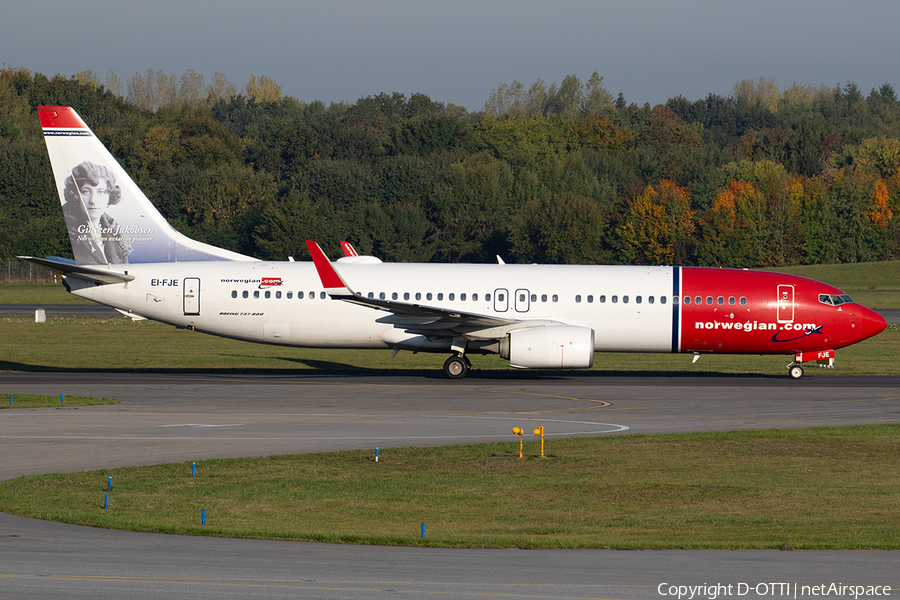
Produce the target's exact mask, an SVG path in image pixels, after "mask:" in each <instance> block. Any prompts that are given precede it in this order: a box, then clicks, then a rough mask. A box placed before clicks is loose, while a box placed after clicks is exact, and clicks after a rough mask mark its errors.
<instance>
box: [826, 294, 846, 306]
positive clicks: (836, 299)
mask: <svg viewBox="0 0 900 600" xmlns="http://www.w3.org/2000/svg"><path fill="white" fill-rule="evenodd" d="M819 302H821V303H822V304H830V305H831V306H840V305H841V304H849V303H851V302H853V300H852V299H851V298H850V296H848V295H847V294H840V295H838V294H819Z"/></svg>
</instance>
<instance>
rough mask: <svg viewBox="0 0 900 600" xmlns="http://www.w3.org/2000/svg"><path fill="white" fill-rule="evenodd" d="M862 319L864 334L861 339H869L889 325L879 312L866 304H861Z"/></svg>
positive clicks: (862, 332)
mask: <svg viewBox="0 0 900 600" xmlns="http://www.w3.org/2000/svg"><path fill="white" fill-rule="evenodd" d="M859 309H860V315H859V316H860V320H861V321H862V331H861V332H860V333H861V334H862V335H861V337H860V339H867V338H870V337H872V336H873V335H878V334H879V333H881V332H882V331H884V329H885V328H886V327H887V321H885V320H884V317H882V316H881V315H879V314H878V313H877V312H875V311H874V310H872V309H870V308H866V307H865V306H860V307H859Z"/></svg>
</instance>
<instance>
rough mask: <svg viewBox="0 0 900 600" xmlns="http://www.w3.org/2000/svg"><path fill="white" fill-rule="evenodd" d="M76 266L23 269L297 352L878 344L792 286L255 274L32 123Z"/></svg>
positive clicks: (595, 276) (338, 267)
mask: <svg viewBox="0 0 900 600" xmlns="http://www.w3.org/2000/svg"><path fill="white" fill-rule="evenodd" d="M38 113H39V115H40V120H41V126H42V127H43V131H44V139H45V141H46V143H47V149H48V151H49V154H50V162H51V164H52V168H53V174H54V177H55V179H56V185H57V188H58V190H59V197H60V201H61V203H62V209H63V213H64V215H65V219H66V226H67V228H68V232H69V238H70V240H71V242H72V250H73V252H74V256H75V260H74V261H71V260H67V259H61V258H56V257H48V258H35V257H26V258H27V259H28V260H30V261H32V262H34V263H36V264H39V265H42V266H44V267H47V268H49V269H52V270H54V271H57V272H59V273H61V274H62V275H63V283H64V285H65V286H66V289H67V290H69V292H71V293H73V294H75V295H77V296H80V297H83V298H88V299H90V300H93V301H95V302H99V303H101V304H105V305H108V306H111V307H113V308H115V309H117V310H119V311H120V312H122V313H123V314H125V315H127V316H129V317H131V318H134V319H153V320H156V321H162V322H164V323H169V324H171V325H175V326H176V327H184V328H188V329H193V330H196V331H201V332H204V333H210V334H214V335H221V336H226V337H230V338H235V339H240V340H247V341H251V342H261V343H268V344H281V345H286V346H300V347H307V348H392V349H394V351H395V353H396V352H397V351H399V350H410V351H413V352H439V353H446V354H449V355H450V357H449V358H448V359H447V361H446V362H445V364H444V373H445V374H446V375H447V376H448V377H450V378H461V377H465V375H466V374H467V373H468V371H469V367H470V363H469V359H468V355H470V354H488V353H496V354H500V356H502V357H503V358H504V359H507V360H509V363H510V365H511V366H513V367H520V368H533V369H575V368H587V367H590V366H592V365H593V362H594V353H595V352H665V353H691V354H694V355H695V358H696V356H699V355H700V354H702V353H727V354H781V355H789V356H791V357H792V362H791V364H790V365H788V368H789V374H790V375H791V377H794V378H799V377H801V376H802V375H803V368H802V366H801V365H802V363H803V362H807V361H813V360H823V359H824V360H833V358H834V351H835V350H836V349H838V348H842V347H844V346H848V345H850V344H854V343H856V342H859V341H861V340H864V339H866V338H869V337H871V336H873V335H876V334H877V333H879V332H881V331H882V330H883V329H884V328H885V326H886V324H885V321H884V319H883V318H882V317H881V316H880V315H879V314H877V313H875V312H874V311H872V310H869V309H867V308H865V307H863V306H860V305H859V304H857V303H855V302H853V301H852V300H851V299H850V297H849V296H847V295H846V294H844V293H843V292H842V291H841V290H838V289H836V288H834V287H832V286H830V285H827V284H824V283H819V282H817V281H812V280H810V279H806V278H803V277H797V276H793V275H784V274H781V273H769V272H759V271H747V270H737V269H714V268H702V267H629V266H589V265H580V266H575V265H508V264H504V263H503V262H502V261H499V260H498V264H401V263H383V262H381V261H380V260H378V259H377V258H374V257H371V256H358V255H356V252H355V250H353V248H352V246H350V245H349V244H346V245H345V246H344V254H345V255H346V256H344V257H343V258H340V259H338V260H337V261H336V262H334V263H332V262H331V261H329V260H328V258H327V257H326V256H325V254H324V253H323V252H322V250H321V248H320V247H319V246H318V244H316V243H314V242H308V243H307V244H308V246H309V250H310V252H311V253H312V257H313V262H295V261H293V260H290V261H287V262H271V261H260V260H257V259H254V258H252V257H249V256H244V255H241V254H237V253H235V252H231V251H229V250H224V249H222V248H217V247H214V246H210V245H208V244H204V243H201V242H198V241H196V240H192V239H190V238H188V237H186V236H184V235H182V234H180V233H178V232H177V231H175V230H174V229H173V228H172V227H171V226H170V225H169V224H168V223H167V222H166V220H165V219H164V218H163V217H162V215H160V214H159V212H158V211H157V210H156V208H155V207H154V206H153V204H152V203H151V202H150V201H149V200H148V199H147V197H146V196H145V195H144V194H143V192H141V190H140V189H139V188H138V187H137V186H136V185H135V183H134V182H133V181H132V180H131V178H130V177H129V176H128V175H127V174H126V173H125V171H124V170H123V169H122V167H121V166H120V165H119V164H118V163H117V162H116V160H115V159H114V158H113V156H112V155H111V154H110V153H109V152H108V151H107V150H106V148H105V147H104V146H103V144H102V143H101V142H100V141H99V139H97V137H96V136H95V135H94V134H93V132H91V130H90V129H89V128H88V127H87V125H85V123H84V121H82V120H81V118H80V117H79V116H78V115H77V114H76V113H75V111H74V110H72V109H71V108H68V107H58V106H57V107H40V108H39V109H38Z"/></svg>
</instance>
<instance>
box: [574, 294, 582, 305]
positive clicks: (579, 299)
mask: <svg viewBox="0 0 900 600" xmlns="http://www.w3.org/2000/svg"><path fill="white" fill-rule="evenodd" d="M575 302H579V303H580V302H581V294H576V295H575Z"/></svg>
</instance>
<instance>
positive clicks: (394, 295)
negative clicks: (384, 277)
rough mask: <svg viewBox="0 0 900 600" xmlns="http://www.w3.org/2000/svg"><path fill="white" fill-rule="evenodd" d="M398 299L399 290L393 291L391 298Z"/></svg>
mask: <svg viewBox="0 0 900 600" xmlns="http://www.w3.org/2000/svg"><path fill="white" fill-rule="evenodd" d="M396 299H397V292H393V293H391V300H396Z"/></svg>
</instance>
